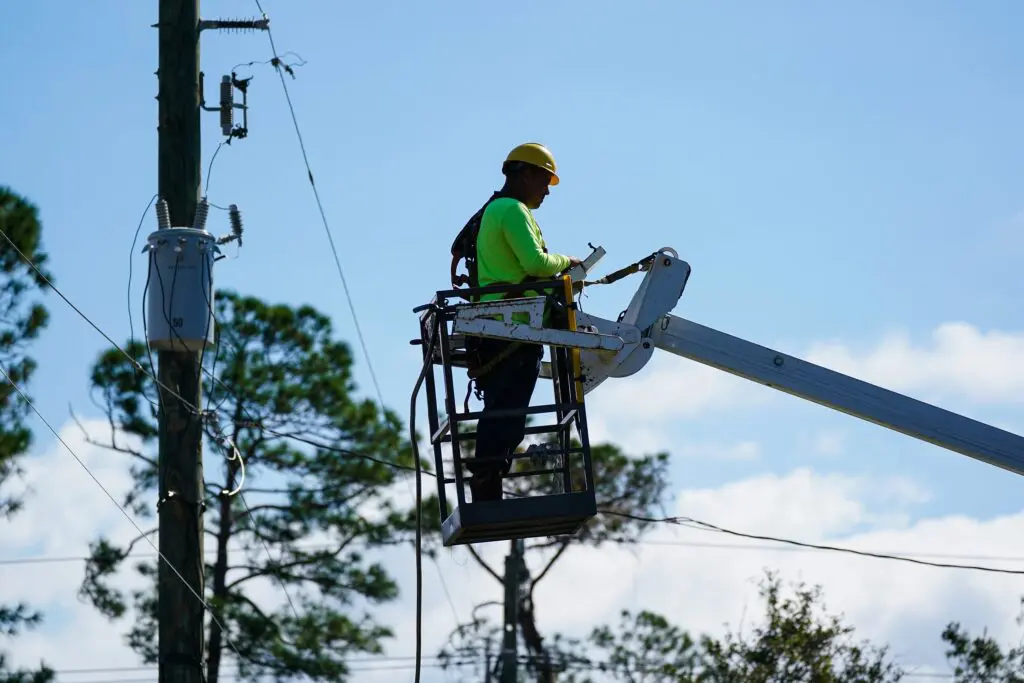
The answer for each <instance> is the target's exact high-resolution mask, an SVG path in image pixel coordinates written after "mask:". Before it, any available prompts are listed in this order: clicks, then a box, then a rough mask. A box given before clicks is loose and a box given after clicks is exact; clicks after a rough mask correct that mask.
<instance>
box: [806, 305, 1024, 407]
mask: <svg viewBox="0 0 1024 683" xmlns="http://www.w3.org/2000/svg"><path fill="white" fill-rule="evenodd" d="M805 359H806V360H808V361H810V362H812V363H818V364H819V365H824V366H825V367H828V368H831V369H833V370H836V371H838V372H842V373H845V374H848V375H851V376H853V377H856V378H858V379H862V380H864V381H867V382H871V383H873V384H878V385H879V386H882V387H885V388H887V389H892V390H894V391H901V392H912V393H914V394H916V395H928V396H940V397H947V396H956V397H965V398H967V399H969V400H971V401H976V402H979V403H996V402H999V403H1019V402H1021V401H1024V332H1003V331H999V330H991V331H988V332H983V331H981V330H979V329H978V328H977V327H975V326H973V325H969V324H967V323H963V322H948V323H943V324H942V325H939V326H938V327H936V328H935V330H934V331H933V332H932V334H931V335H930V341H929V342H928V343H926V344H920V345H915V344H914V343H913V342H912V341H911V339H910V336H909V335H908V334H906V333H905V332H892V333H890V334H888V335H886V336H885V337H884V338H883V339H882V340H881V341H880V342H879V343H878V344H877V345H876V346H875V348H873V349H872V350H870V351H867V352H857V351H855V350H853V349H851V348H849V347H848V346H846V345H844V344H841V343H838V342H829V343H817V344H813V345H812V346H811V348H810V351H809V352H808V353H807V354H806V355H805Z"/></svg>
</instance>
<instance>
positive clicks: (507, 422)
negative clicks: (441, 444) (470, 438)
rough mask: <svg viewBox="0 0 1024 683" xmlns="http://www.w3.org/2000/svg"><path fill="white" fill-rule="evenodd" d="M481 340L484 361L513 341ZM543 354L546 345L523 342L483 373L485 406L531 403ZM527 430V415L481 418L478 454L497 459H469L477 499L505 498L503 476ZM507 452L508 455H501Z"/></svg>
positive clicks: (480, 381)
mask: <svg viewBox="0 0 1024 683" xmlns="http://www.w3.org/2000/svg"><path fill="white" fill-rule="evenodd" d="M478 343H479V349H480V358H481V362H482V363H487V362H488V361H490V359H491V358H494V357H495V356H496V355H497V354H498V353H499V352H501V351H502V350H503V349H504V348H505V347H506V346H507V345H508V344H509V343H510V342H507V341H504V340H499V339H481V340H480V341H479V342H478ZM543 356H544V347H542V346H540V345H538V344H520V345H519V347H518V348H516V349H515V350H514V351H513V352H512V353H511V355H509V356H508V357H506V358H505V359H504V360H502V361H501V362H500V363H498V364H497V365H495V366H494V367H493V368H491V370H490V371H489V372H487V373H486V374H484V375H483V376H482V377H479V378H478V379H477V388H478V389H479V390H480V391H481V393H482V394H483V398H484V410H485V411H488V410H510V409H516V408H526V407H528V406H529V405H530V399H531V398H532V397H533V390H534V388H535V387H536V386H537V378H538V377H539V376H540V362H541V358H543ZM525 430H526V415H518V416H512V417H483V418H481V419H480V420H479V421H478V422H477V437H476V456H477V457H478V458H484V457H496V458H497V459H495V460H490V461H486V462H480V461H476V462H474V461H473V460H469V461H467V462H466V468H467V469H468V470H469V471H470V472H472V473H473V474H474V476H473V478H472V480H471V481H470V491H471V493H472V494H473V500H474V501H481V500H500V499H501V477H502V476H503V475H505V474H508V472H509V470H510V469H511V467H512V460H511V456H512V454H513V453H515V450H516V448H518V447H519V444H520V443H522V441H523V437H524V432H525ZM503 456H504V457H505V458H506V459H501V458H502V457H503Z"/></svg>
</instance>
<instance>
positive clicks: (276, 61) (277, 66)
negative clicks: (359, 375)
mask: <svg viewBox="0 0 1024 683" xmlns="http://www.w3.org/2000/svg"><path fill="white" fill-rule="evenodd" d="M254 2H255V4H256V8H257V9H258V10H259V12H260V14H261V15H262V17H263V18H264V19H267V18H268V17H267V13H266V12H265V11H264V10H263V5H262V3H261V2H260V0H254ZM266 30H267V38H268V41H269V43H270V51H271V54H272V64H273V65H274V70H275V71H277V75H278V77H279V79H280V81H281V88H282V90H283V91H284V96H285V101H286V102H287V105H288V111H289V113H290V115H291V119H292V124H293V126H294V128H295V135H296V137H297V138H298V142H299V149H300V151H301V152H302V159H303V162H304V164H305V167H306V175H307V178H308V179H309V184H310V187H311V188H312V190H313V197H314V199H315V200H316V205H317V209H318V210H319V212H320V219H321V221H322V223H323V227H324V232H325V233H326V234H327V240H328V243H329V244H330V248H331V253H332V254H333V256H334V263H335V265H336V266H337V269H338V275H339V277H340V278H341V284H342V288H343V290H344V292H345V299H346V300H347V302H348V306H349V310H350V312H351V314H352V321H353V324H354V326H355V330H356V335H357V337H358V339H359V343H360V345H361V346H362V350H363V355H364V356H365V357H366V364H367V368H368V370H369V373H370V378H371V381H372V382H373V386H374V389H375V390H376V392H377V399H378V401H379V402H380V409H381V415H383V414H384V411H385V403H384V395H383V392H382V391H381V388H380V383H379V382H378V381H377V374H376V372H375V371H374V369H373V363H372V360H371V356H370V351H369V348H368V347H367V344H366V339H365V337H364V335H363V332H362V328H361V326H360V324H359V317H358V315H357V313H356V309H355V304H354V302H353V300H352V295H351V292H350V291H349V287H348V282H347V280H346V278H345V272H344V269H343V268H342V266H341V258H340V257H339V256H338V249H337V247H336V246H335V244H334V236H333V235H332V234H331V229H330V225H329V224H328V221H327V214H326V212H325V211H324V207H323V202H322V201H321V200H320V191H319V190H318V188H317V186H316V181H315V180H314V178H313V170H312V168H311V166H310V163H309V155H308V153H307V152H306V144H305V142H304V140H303V138H302V131H301V129H300V127H299V120H298V116H297V115H296V113H295V106H294V104H293V103H292V98H291V94H290V92H289V91H288V82H287V81H286V80H285V77H284V72H283V71H282V69H281V58H280V56H279V55H278V52H277V46H276V45H275V43H274V34H273V31H272V30H271V29H270V26H269V23H268V25H267V29H266ZM428 358H429V356H428ZM428 367H429V366H427V365H425V366H424V369H423V371H422V372H421V373H420V378H419V380H418V381H417V383H416V389H415V390H414V391H413V396H412V408H411V415H410V426H412V423H413V422H414V421H415V419H414V417H413V416H414V414H415V410H416V395H417V394H418V392H419V386H420V384H422V382H423V378H424V377H425V375H426V373H427V371H428ZM411 432H412V437H411V442H412V447H413V453H414V457H415V460H416V463H415V467H416V591H417V598H416V603H417V626H416V640H417V646H416V647H417V667H416V674H415V681H416V683H418V682H419V680H420V669H419V654H420V647H421V631H422V623H421V622H422V583H423V573H422V519H421V517H422V515H421V511H422V507H423V502H422V480H421V469H422V468H421V466H420V459H419V448H418V445H417V442H416V434H415V430H414V429H411ZM441 581H442V583H444V576H443V574H442V575H441ZM445 590H446V591H447V586H445Z"/></svg>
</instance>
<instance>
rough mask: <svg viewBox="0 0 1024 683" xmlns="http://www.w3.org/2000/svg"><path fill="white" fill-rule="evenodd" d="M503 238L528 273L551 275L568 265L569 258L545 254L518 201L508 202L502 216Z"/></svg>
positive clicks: (540, 275)
mask: <svg viewBox="0 0 1024 683" xmlns="http://www.w3.org/2000/svg"><path fill="white" fill-rule="evenodd" d="M501 225H502V229H503V231H504V233H505V240H506V241H507V242H508V245H509V247H511V248H512V252H513V253H514V254H515V255H516V259H518V260H519V264H520V265H521V266H522V267H523V270H525V271H526V273H527V274H528V275H533V276H534V277H551V276H553V275H557V274H558V273H561V272H562V271H563V270H565V269H566V268H568V267H569V265H570V264H571V259H570V258H569V257H568V256H563V255H561V254H547V253H545V252H544V247H543V246H542V245H541V243H540V240H539V239H537V236H536V235H535V234H534V232H533V229H532V227H531V224H530V215H529V214H528V213H527V209H526V207H525V206H523V205H522V204H520V203H519V202H514V203H512V202H510V204H509V207H508V209H506V211H505V215H504V216H502V221H501Z"/></svg>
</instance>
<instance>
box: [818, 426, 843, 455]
mask: <svg viewBox="0 0 1024 683" xmlns="http://www.w3.org/2000/svg"><path fill="white" fill-rule="evenodd" d="M845 441H846V436H845V435H844V434H843V433H842V432H840V431H836V430H824V431H820V432H818V433H817V434H815V435H814V442H813V444H812V445H811V450H812V451H813V452H815V453H817V454H818V455H839V454H840V453H842V452H843V447H844V444H845Z"/></svg>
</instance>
